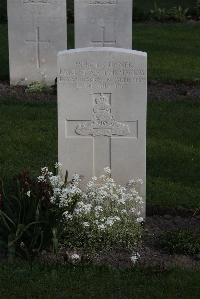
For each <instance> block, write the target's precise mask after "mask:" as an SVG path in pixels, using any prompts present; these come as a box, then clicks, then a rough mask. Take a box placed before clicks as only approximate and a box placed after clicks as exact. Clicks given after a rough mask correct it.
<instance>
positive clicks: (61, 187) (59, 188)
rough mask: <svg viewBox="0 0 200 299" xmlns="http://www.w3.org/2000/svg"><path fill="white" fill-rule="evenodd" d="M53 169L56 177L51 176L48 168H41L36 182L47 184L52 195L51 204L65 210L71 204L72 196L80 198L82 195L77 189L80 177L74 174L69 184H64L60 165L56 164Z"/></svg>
mask: <svg viewBox="0 0 200 299" xmlns="http://www.w3.org/2000/svg"><path fill="white" fill-rule="evenodd" d="M55 169H56V170H57V175H53V173H52V172H50V171H49V170H48V167H44V168H42V169H41V175H40V176H39V177H38V182H43V183H49V184H50V185H51V187H52V193H53V194H52V196H51V199H50V200H51V203H52V204H56V205H57V206H58V207H59V208H64V209H65V208H67V207H68V206H69V204H70V203H71V202H72V200H73V198H74V196H76V195H78V196H80V195H81V194H82V191H81V190H80V188H79V187H78V185H79V182H80V177H79V175H77V174H75V175H74V176H73V178H72V181H71V182H70V183H65V181H64V179H63V177H62V175H61V169H62V165H61V164H60V163H56V164H55Z"/></svg>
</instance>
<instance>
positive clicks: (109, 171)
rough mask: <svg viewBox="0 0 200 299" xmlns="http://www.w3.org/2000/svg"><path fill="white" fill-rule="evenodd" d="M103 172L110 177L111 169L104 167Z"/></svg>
mask: <svg viewBox="0 0 200 299" xmlns="http://www.w3.org/2000/svg"><path fill="white" fill-rule="evenodd" d="M104 172H105V173H106V174H107V175H110V174H111V169H110V168H109V167H105V168H104Z"/></svg>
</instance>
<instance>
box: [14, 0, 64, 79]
mask: <svg viewBox="0 0 200 299" xmlns="http://www.w3.org/2000/svg"><path fill="white" fill-rule="evenodd" d="M66 28H67V24H66V0H8V33H9V56H10V57H9V60H10V82H11V84H14V85H15V84H20V85H26V84H28V83H31V82H34V81H41V82H45V83H47V84H53V83H54V81H55V78H56V77H57V73H56V70H57V53H58V51H61V50H65V49H66V48H67V32H66Z"/></svg>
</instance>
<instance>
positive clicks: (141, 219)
mask: <svg viewBox="0 0 200 299" xmlns="http://www.w3.org/2000/svg"><path fill="white" fill-rule="evenodd" d="M136 221H137V223H142V222H143V221H144V218H143V217H139V218H137V219H136Z"/></svg>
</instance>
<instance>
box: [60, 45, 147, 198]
mask: <svg viewBox="0 0 200 299" xmlns="http://www.w3.org/2000/svg"><path fill="white" fill-rule="evenodd" d="M146 108H147V55H146V53H143V52H138V51H132V50H125V49H117V48H85V49H77V50H69V51H64V52H60V53H59V54H58V128H59V134H58V135H59V146H58V147H59V162H61V163H62V165H63V171H64V173H65V171H66V170H68V171H69V176H70V177H71V176H72V175H73V174H74V173H78V174H80V175H83V176H84V177H85V178H86V179H87V178H90V177H91V176H93V175H95V176H99V175H101V174H102V172H103V168H104V167H107V166H108V167H110V168H111V169H112V175H113V177H114V178H115V179H116V180H117V182H119V183H121V184H126V183H127V182H128V180H129V179H131V178H142V179H143V180H144V185H143V191H142V192H143V195H144V196H145V186H146Z"/></svg>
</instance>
